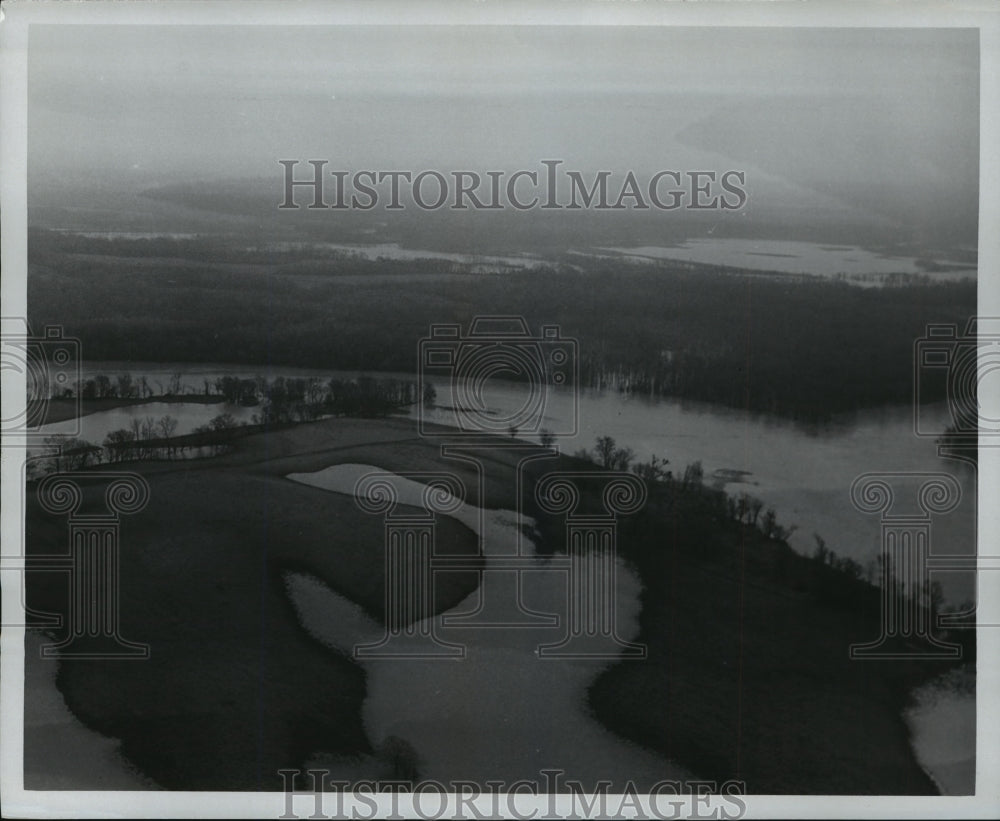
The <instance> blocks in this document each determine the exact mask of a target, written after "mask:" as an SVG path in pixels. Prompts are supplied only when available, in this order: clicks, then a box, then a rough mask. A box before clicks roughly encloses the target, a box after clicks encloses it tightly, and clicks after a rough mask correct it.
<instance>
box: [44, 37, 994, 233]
mask: <svg viewBox="0 0 1000 821" xmlns="http://www.w3.org/2000/svg"><path fill="white" fill-rule="evenodd" d="M978 72H979V52H978V32H976V31H974V30H944V29H923V30H920V29H896V30H890V29H826V30H820V29H789V28H785V29H776V28H764V29H746V28H743V29H725V28H711V29H707V28H703V29H684V28H653V27H645V28H633V27H618V28H614V27H612V28H593V27H561V26H560V27H385V26H377V27H340V28H335V27H285V28H264V27H202V26H185V27H181V26H148V27H131V26H104V27H90V26H86V27H84V26H33V27H32V28H31V32H30V42H29V158H30V165H29V168H30V170H31V173H32V174H33V175H35V176H34V179H40V178H41V177H42V176H44V177H49V178H51V177H52V176H53V175H54V176H56V177H59V176H67V175H76V174H79V173H81V172H82V173H86V172H87V171H94V172H99V173H102V174H104V173H108V172H109V171H118V172H120V173H121V175H122V177H121V179H120V182H121V183H122V184H124V185H128V184H129V179H130V176H129V175H131V176H132V178H134V179H136V180H137V181H140V184H143V185H145V184H147V183H148V182H149V181H150V180H161V179H167V178H169V179H173V180H178V181H180V180H190V179H196V178H208V177H215V176H224V177H259V176H267V175H276V174H277V172H278V170H279V169H278V166H277V163H276V161H277V159H279V158H300V159H308V158H324V159H329V160H330V161H331V167H341V168H345V169H352V170H353V169H359V168H365V167H368V168H377V169H415V170H420V169H423V168H438V169H441V170H454V169H462V168H471V169H473V170H486V169H489V168H508V169H512V168H524V167H528V168H530V167H536V166H537V163H538V161H539V160H541V159H548V158H560V159H565V160H566V161H567V163H568V164H569V165H571V166H572V167H575V168H579V169H581V170H584V171H587V170H598V169H600V168H610V169H625V168H634V169H637V170H646V171H652V170H657V169H662V168H680V169H692V168H705V167H707V168H710V169H718V170H726V169H728V168H731V167H735V168H746V169H747V171H748V177H749V179H750V180H751V184H752V185H755V186H757V187H758V189H759V191H760V192H762V194H763V195H765V196H767V197H771V198H774V199H775V200H776V201H778V200H781V199H782V198H784V199H796V198H805V200H806V201H808V200H810V198H811V199H812V200H814V201H815V203H817V204H822V203H824V202H836V203H839V204H840V205H842V206H844V207H851V206H852V204H854V203H857V202H864V203H867V204H869V205H870V204H872V201H873V198H874V199H875V200H879V199H881V200H885V199H886V198H887V197H888V198H890V199H893V200H895V201H898V202H899V203H903V204H906V205H907V207H914V200H915V199H918V200H919V203H917V206H918V207H919V210H920V211H921V213H924V214H925V216H927V214H928V213H929V212H934V211H936V210H938V209H941V210H942V212H943V213H946V214H948V215H950V216H952V217H954V216H955V209H956V208H959V209H961V208H963V207H965V208H966V210H968V204H969V202H970V201H971V202H972V203H973V205H974V202H975V199H976V193H975V192H976V184H977V177H978V94H979V87H978ZM46 172H47V173H46ZM859 198H860V199H859ZM972 215H973V216H974V209H973V210H972Z"/></svg>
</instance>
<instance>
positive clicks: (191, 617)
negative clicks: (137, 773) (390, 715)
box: [27, 422, 478, 790]
mask: <svg viewBox="0 0 1000 821" xmlns="http://www.w3.org/2000/svg"><path fill="white" fill-rule="evenodd" d="M362 424H363V425H364V429H366V430H368V431H369V432H372V431H375V432H378V428H379V426H378V425H373V424H372V423H362ZM340 427H341V425H340V424H339V423H338V422H321V423H317V424H316V425H311V426H308V427H306V426H303V427H301V428H296V429H293V430H289V431H287V432H282V433H279V434H276V435H274V436H269V437H262V436H261V437H255V441H253V442H250V441H248V443H247V447H246V449H245V450H243V451H242V452H241V453H240V454H238V456H236V457H234V458H232V459H230V460H229V461H228V462H224V461H222V460H213V461H211V462H173V463H159V464H152V463H151V464H149V465H146V464H134V465H130V466H128V469H133V470H137V471H139V472H141V473H143V474H144V475H145V476H146V478H147V480H148V481H149V484H150V487H151V496H150V502H149V505H148V506H147V508H146V509H145V510H143V511H142V512H141V513H140V514H138V515H136V516H134V517H132V518H127V517H126V518H124V519H123V522H122V531H121V532H122V536H121V538H122V560H121V614H122V615H121V624H122V626H123V632H124V634H125V636H126V638H129V639H132V640H135V641H143V642H147V643H149V644H150V646H151V658H150V659H149V660H148V661H106V662H101V663H99V664H95V663H93V662H88V661H79V662H73V661H64V662H62V663H60V668H59V676H58V680H57V683H58V686H59V689H60V690H61V691H62V693H63V695H64V696H65V698H66V702H67V704H68V705H69V707H70V709H71V710H72V711H73V712H74V714H75V715H76V716H78V717H79V718H80V720H81V721H82V722H83V723H84V724H85V725H86V726H88V727H90V728H91V729H94V730H97V731H98V732H100V733H103V734H105V735H110V736H114V737H116V738H119V739H121V741H122V752H123V753H124V755H125V756H126V757H127V758H128V759H129V760H130V761H132V762H133V763H134V764H135V765H136V766H137V767H138V768H139V769H140V770H142V771H143V772H144V773H146V774H147V775H149V776H150V777H152V778H153V779H154V780H155V781H156V782H157V783H159V784H160V785H162V786H164V787H166V788H172V789H193V790H208V789H214V790H258V789H263V790H270V789H277V788H278V785H279V784H280V781H279V779H278V776H277V774H276V773H277V770H278V769H280V768H281V767H296V766H299V765H300V764H301V763H302V762H303V761H304V760H305V758H306V757H307V756H308V755H310V754H312V753H314V752H316V751H319V750H322V751H327V752H333V753H341V754H348V755H354V754H362V753H368V752H371V750H370V748H369V745H368V741H367V739H366V738H365V735H364V731H363V728H362V725H361V720H360V707H361V702H362V700H363V698H364V693H365V683H364V675H363V674H362V672H361V670H360V668H358V667H357V666H356V665H355V664H354V663H353V662H352V661H350V660H349V659H347V658H343V657H338V656H335V655H332V654H330V653H329V652H328V651H327V650H326V649H325V648H322V647H321V646H320V645H319V644H317V643H315V642H314V641H313V640H312V639H311V638H309V636H308V635H307V634H306V633H305V632H304V631H303V630H301V629H300V628H299V626H298V624H297V622H296V620H295V615H294V612H293V610H292V606H291V604H290V602H289V601H288V600H287V597H286V595H285V592H284V587H283V584H282V581H281V578H280V577H281V574H282V573H283V572H284V571H286V570H290V569H291V570H305V571H308V572H310V573H312V574H314V575H316V576H317V577H319V578H321V579H323V580H324V581H325V582H326V583H327V584H329V585H330V586H331V587H332V588H334V589H335V590H337V591H339V592H342V593H343V594H344V595H347V596H349V597H350V598H351V599H352V600H354V601H355V602H357V603H359V604H361V605H362V606H363V607H364V608H365V609H366V610H368V611H369V613H371V614H372V615H373V616H374V617H375V618H378V619H381V617H382V609H383V581H382V580H383V565H384V553H383V523H382V521H381V519H379V518H378V517H375V516H372V515H367V514H364V513H362V512H361V511H360V510H359V509H358V508H357V507H356V506H355V503H354V501H353V500H352V499H351V498H349V497H347V496H338V495H335V494H329V493H325V492H323V491H320V490H317V489H315V488H310V487H306V486H303V485H301V484H297V483H295V482H292V481H289V480H286V479H284V478H283V476H284V474H285V473H287V472H290V471H293V470H298V471H306V470H312V469H316V467H318V466H319V465H320V464H322V466H326V465H327V464H331V463H333V462H335V461H339V459H338V458H337V457H332V456H331V455H329V454H316V453H311V452H306V451H316V450H322V448H323V445H324V444H325V443H328V441H329V440H328V437H329V438H331V439H332V440H333V441H336V442H338V443H340V445H341V446H342V445H343V444H344V440H343V438H342V437H341V436H340V435H339V433H340V431H339V430H338V429H339V428H340ZM345 427H348V428H349V427H350V424H349V423H348V424H347V425H345ZM359 427H360V426H359ZM385 427H386V428H387V430H384V431H382V432H383V433H384V439H385V442H386V443H389V444H382V445H379V444H374V443H373V444H370V445H366V446H363V447H361V446H358V445H356V444H355V445H354V447H353V448H351V449H348V450H345V451H344V452H343V453H344V457H343V458H344V460H347V461H351V460H356V459H357V458H358V457H357V453H358V452H362V451H363V455H364V460H365V461H366V462H367V463H370V464H376V465H379V464H382V463H383V462H385V463H387V465H386V466H387V467H392V466H393V465H390V464H388V463H390V462H392V461H393V458H392V453H393V447H392V445H391V443H392V441H393V439H394V438H395V439H400V438H404V437H412V435H413V433H412V431H410V430H404V431H401V430H399V429H398V426H396V425H394V423H391V422H389V423H386V425H385ZM347 438H348V439H350V438H351V437H350V435H348V436H347ZM358 438H359V437H358V436H354V439H355V440H357V439H358ZM369 438H371V437H370V436H369ZM426 450H427V452H428V454H430V452H431V449H430V448H426ZM278 457H280V459H279V458H278ZM428 458H429V459H430V457H428ZM318 460H319V461H318ZM147 468H148V469H147ZM98 489H99V488H98ZM90 495H94V494H93V493H92V494H90ZM28 497H29V500H28V510H27V539H28V550H29V552H30V553H32V554H38V553H53V552H64V551H65V544H66V522H65V518H60V517H54V516H48V515H45V514H44V513H42V512H41V510H40V509H39V508H38V505H37V502H36V501H35V499H34V498H33V494H32V493H31V491H30V489H29V494H28ZM438 533H439V539H440V540H439V547H440V549H441V550H443V551H449V552H454V553H460V554H465V555H475V554H477V552H478V548H477V545H476V543H475V539H474V537H473V534H472V533H471V531H468V530H467V529H466V528H464V527H463V526H461V525H459V524H457V523H455V522H453V521H451V520H443V521H441V522H440V523H439V526H438ZM475 584H476V577H475V574H466V575H464V576H463V575H460V574H449V576H448V579H447V580H446V581H445V582H443V583H442V584H439V585H438V586H437V589H436V594H437V606H438V608H444V607H450V606H452V605H453V604H454V603H456V602H457V601H459V600H461V599H462V598H464V597H465V596H466V595H468V593H469V592H470V591H471V590H472V589H474V587H475ZM65 585H66V580H65V577H63V576H62V575H61V574H31V577H30V578H29V591H28V601H29V604H30V605H31V606H33V607H37V608H39V609H42V610H46V611H56V612H60V611H63V610H65V607H66V587H65ZM28 697H29V698H30V693H29V695H28ZM28 747H29V753H30V752H31V750H30V748H31V741H30V739H29V741H28ZM41 756H44V751H43V750H36V751H35V752H34V760H35V761H38V760H39V757H41ZM31 758H32V756H31V755H30V754H29V760H30V759H31ZM42 768H43V769H44V765H42ZM28 787H29V788H31V785H30V784H28Z"/></svg>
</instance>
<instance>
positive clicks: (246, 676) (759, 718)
mask: <svg viewBox="0 0 1000 821" xmlns="http://www.w3.org/2000/svg"><path fill="white" fill-rule="evenodd" d="M508 444H513V443H510V442H508ZM525 447H528V446H527V445H525ZM523 453H524V449H523V448H509V449H506V450H504V449H498V450H491V451H489V453H488V454H487V453H486V452H480V455H481V456H483V457H484V463H485V465H486V494H485V495H486V498H485V499H479V498H478V494H477V493H475V492H472V493H470V494H469V498H468V501H469V502H471V503H472V504H481V503H485V504H486V505H487V506H489V507H495V508H508V509H512V508H515V507H516V502H517V499H516V498H515V491H514V488H515V483H514V472H515V467H516V462H517V459H518V458H519V457H520V456H521V455H523ZM337 463H359V464H371V465H376V466H379V467H381V468H384V469H387V470H391V471H393V472H397V473H398V472H406V471H413V470H448V471H450V472H452V473H455V474H456V475H458V476H459V477H460V478H461V479H462V480H463V481H464V483H465V485H466V487H468V488H470V489H474V488H475V487H476V475H475V473H474V472H473V471H472V469H471V468H470V466H469V465H468V464H467V463H463V462H461V461H456V460H454V459H445V458H442V456H441V453H440V449H439V448H438V447H437V445H436V444H435V443H433V442H432V441H429V440H426V439H421V438H419V437H418V436H417V431H416V428H415V424H414V423H413V422H412V421H410V420H405V419H387V420H377V421H376V420H357V419H344V418H340V419H329V420H324V421H320V422H315V423H309V424H303V425H298V426H293V427H288V428H283V429H281V430H276V431H272V432H271V433H269V434H266V435H259V434H258V435H250V436H247V437H245V438H243V439H240V440H238V442H237V443H236V448H235V450H234V451H233V452H231V453H228V454H226V455H225V456H220V457H217V458H214V459H210V460H199V461H189V462H144V463H136V464H132V465H128V466H125V467H126V469H131V470H136V471H137V472H140V473H142V474H143V475H144V476H145V477H146V479H147V480H148V482H149V484H150V487H151V499H150V503H149V505H148V507H147V508H146V509H145V510H144V511H142V512H141V513H139V514H137V515H135V516H132V517H126V518H124V519H123V522H122V546H123V547H122V566H121V610H122V617H121V624H122V627H123V632H124V634H125V636H126V638H129V639H132V640H135V641H144V642H148V643H149V644H150V645H151V648H152V657H151V658H150V659H149V660H148V661H141V662H137V661H121V662H102V663H100V664H94V663H92V662H72V661H65V662H62V663H60V666H59V675H58V679H57V685H58V687H59V689H60V690H61V692H62V694H63V695H64V697H65V699H66V703H67V705H68V706H69V707H70V709H71V710H72V711H73V713H74V714H75V715H76V716H77V717H78V718H79V719H80V720H81V721H82V722H83V723H84V724H85V725H86V726H87V727H89V728H91V729H93V730H96V731H98V732H100V733H102V734H105V735H108V736H112V737H115V738H118V739H120V740H121V742H122V752H123V754H124V755H125V756H126V758H127V759H128V760H130V761H131V762H132V763H134V764H135V765H136V766H137V767H138V768H139V769H140V770H141V771H142V772H143V773H144V774H145V775H147V776H149V777H150V778H152V779H153V780H154V781H156V782H157V783H158V784H160V785H161V786H163V787H166V788H174V789H190V790H208V789H211V790H271V789H277V788H278V786H277V785H278V783H279V781H278V779H277V776H276V772H277V770H278V769H280V768H296V767H301V766H302V765H303V763H304V762H305V761H306V760H307V759H308V758H309V757H310V756H312V755H314V754H316V753H328V754H333V755H347V756H362V755H367V754H372V753H375V754H376V755H377V751H373V750H372V745H371V742H370V740H369V739H368V738H367V737H366V735H365V731H364V726H363V725H362V722H361V705H362V702H363V700H364V698H365V692H366V685H365V676H364V673H363V672H362V670H361V668H360V667H358V666H357V665H356V664H355V663H354V662H353V661H352V660H351V659H349V658H348V657H346V656H340V655H337V654H334V653H332V652H330V651H329V650H327V649H326V648H324V647H322V646H321V645H319V644H318V643H317V642H316V641H314V640H313V639H311V638H310V637H309V636H308V634H306V632H305V631H304V630H303V629H302V628H301V627H300V626H299V624H298V623H297V621H296V618H295V614H294V611H293V609H292V606H291V604H290V602H289V600H288V598H287V595H286V592H285V589H284V587H283V585H282V582H281V574H282V573H284V572H286V571H288V570H298V571H304V572H308V573H310V574H312V575H314V576H316V577H317V578H319V579H321V580H322V581H324V582H325V583H326V584H327V585H329V587H330V588H331V589H333V590H334V591H335V592H337V593H340V594H341V595H343V596H345V597H347V598H349V599H350V600H352V601H353V602H355V603H357V604H359V605H360V606H362V607H363V608H364V609H365V611H366V612H367V613H368V614H369V615H370V616H372V617H373V618H374V619H376V620H381V619H382V618H383V579H384V566H383V562H384V554H383V522H382V520H381V519H380V518H379V517H377V516H373V515H370V514H365V513H363V512H361V511H360V510H359V509H358V508H357V506H356V505H355V503H354V501H353V500H352V499H351V498H349V497H347V496H342V495H339V494H334V493H329V492H326V491H323V490H318V489H316V488H312V487H308V486H305V485H302V484H298V483H295V482H292V481H290V480H287V479H285V478H284V477H285V476H286V475H287V474H289V473H292V472H310V471H315V470H319V469H321V468H324V467H327V466H329V465H332V464H337ZM115 467H116V468H119V469H120V468H121V467H122V466H121V465H116V466H115ZM559 467H572V468H575V469H581V468H583V467H585V465H583V464H582V463H580V462H578V461H577V460H570V459H568V458H566V457H562V458H560V459H559V460H551V459H546V460H540V461H537V462H535V463H533V466H532V468H531V472H530V475H529V477H528V478H529V481H528V483H527V486H526V490H527V491H528V495H529V496H530V491H531V483H532V479H533V478H534V477H537V476H538V475H540V474H541V473H545V472H548V471H549V470H552V469H555V468H559ZM98 470H100V469H98ZM96 490H97V488H92V489H91V490H90V491H88V500H89V497H90V496H94V495H95V494H96ZM711 498H712V497H711V494H710V492H708V491H697V492H689V493H686V494H685V493H681V492H679V491H677V490H676V487H675V488H674V489H667V488H664V489H657V490H656V491H655V492H653V494H652V496H651V499H650V503H649V504H648V505H647V508H646V510H645V511H644V512H643V513H641V514H639V515H638V516H635V517H633V518H631V519H629V520H627V521H626V524H625V528H624V530H623V534H622V538H621V544H622V550H623V555H625V557H626V558H627V559H628V560H629V561H630V562H632V563H633V564H634V566H635V567H636V569H637V570H638V572H639V574H640V575H641V578H642V580H643V584H644V588H645V589H644V593H643V598H642V604H643V611H642V617H641V627H642V636H641V640H642V641H644V642H646V644H647V645H648V647H649V658H648V659H647V660H646V661H643V662H624V663H621V664H618V665H615V666H612V667H611V668H609V669H608V670H607V671H606V672H605V673H604V674H603V675H602V676H600V677H599V678H598V679H597V680H596V681H595V682H594V684H593V685H592V686H591V688H590V691H589V692H590V707H591V709H592V710H593V711H594V714H595V715H596V716H597V718H599V720H600V721H602V722H603V723H604V724H605V726H607V727H608V728H609V729H611V730H613V731H614V732H616V733H618V734H619V735H622V736H624V737H626V738H628V739H631V740H633V741H636V742H638V743H640V744H642V745H644V746H646V747H648V748H650V749H652V750H656V751H658V752H660V753H662V754H664V755H666V756H668V757H669V758H671V759H673V760H674V761H676V762H678V763H679V764H681V765H683V766H684V767H686V768H688V769H690V770H691V771H693V772H695V773H697V774H698V776H699V777H702V778H708V779H716V780H718V781H720V782H721V781H724V780H726V779H728V778H739V779H742V780H744V781H746V782H747V788H748V790H749V791H751V792H758V793H768V792H778V793H780V792H788V793H814V794H815V793H847V792H859V793H868V792H883V793H890V794H925V793H930V792H933V786H932V784H931V782H930V781H929V779H928V778H927V777H926V776H925V775H924V774H923V772H922V771H921V770H920V769H919V767H918V766H917V764H916V761H915V759H914V757H913V753H912V752H911V750H910V747H909V743H908V739H907V734H906V729H905V725H904V723H903V719H902V716H901V711H902V709H903V707H904V706H905V704H906V699H907V693H908V692H909V688H910V687H912V686H913V684H915V683H917V682H919V681H921V680H923V679H925V678H927V677H929V676H930V675H932V674H934V673H939V672H942V670H941V669H939V668H938V667H927V666H924V667H918V666H915V665H899V664H886V663H879V662H869V663H856V662H850V661H849V660H848V646H849V644H850V643H852V642H859V641H867V640H870V639H872V638H874V637H875V636H876V635H877V634H878V630H879V625H878V619H877V615H878V604H877V591H875V590H874V589H873V588H871V587H869V586H867V585H864V584H863V583H862V582H855V581H853V580H851V581H850V584H847V583H846V582H844V583H841V581H839V580H837V579H833V581H831V579H830V578H826V577H824V576H823V573H819V571H823V572H825V571H826V568H822V567H817V566H816V564H815V563H814V562H811V561H810V560H808V559H806V558H804V557H801V556H798V555H796V554H794V553H793V552H792V551H791V550H790V549H789V548H788V547H787V545H784V544H782V543H776V542H773V541H769V540H766V539H764V538H763V537H762V536H760V535H759V534H756V532H752V531H750V530H748V529H746V528H743V527H741V526H739V525H737V524H735V523H733V522H730V521H727V520H725V519H724V518H719V517H718V516H716V515H715V513H714V512H713V511H714V510H715V508H713V507H712V504H711V503H710V502H711ZM584 501H585V504H596V500H595V499H593V498H585V500H584ZM525 512H526V513H527V514H528V515H531V516H535V517H536V519H537V520H538V523H539V528H540V533H539V534H538V535H539V537H540V538H541V539H542V544H541V545H540V549H541V551H543V552H552V551H558V550H561V549H562V546H563V542H562V540H563V535H562V534H563V523H562V522H561V521H559V520H556V519H554V518H552V517H547V516H542V515H541V514H539V512H538V511H537V510H534V509H533V507H532V505H530V504H528V505H527V506H526V507H525ZM438 533H439V543H438V550H439V551H440V552H451V553H457V554H462V555H469V556H472V555H478V546H477V544H476V540H475V538H474V536H473V534H472V532H471V531H469V530H468V529H466V528H465V527H463V526H462V525H460V524H458V523H456V522H454V521H453V520H450V519H443V518H439V522H438ZM27 538H28V550H29V553H31V554H39V553H51V552H60V551H63V550H64V549H65V547H64V546H65V543H66V542H65V540H66V523H65V519H64V518H61V517H54V516H49V515H46V514H43V513H42V511H41V510H40V509H39V507H38V504H37V502H36V501H35V499H34V494H33V491H32V488H31V487H29V492H28V508H27ZM817 573H819V575H817ZM831 578H832V577H831ZM476 584H477V577H476V574H475V573H465V574H458V573H456V574H446V575H445V576H443V577H442V579H441V580H440V583H439V584H438V586H437V589H436V591H435V593H436V599H435V602H434V606H435V610H436V611H438V612H439V611H441V610H443V609H446V608H448V607H451V606H453V605H455V604H456V603H458V602H459V601H461V600H462V599H463V598H465V597H466V596H467V595H468V594H469V593H470V592H472V591H473V590H474V589H475V587H476ZM845 584H847V586H845ZM65 600H66V580H65V578H64V577H63V576H62V575H60V574H52V573H39V574H29V578H28V603H29V605H31V606H33V607H35V608H37V609H41V610H46V611H60V610H63V609H64V608H65V606H66V605H65ZM35 663H38V662H35ZM526 687H527V688H528V689H527V690H526V694H525V695H526V697H530V682H526ZM400 696H401V697H405V694H404V693H401V694H400ZM27 697H28V698H29V699H30V698H31V694H30V693H29V694H28V696H27ZM26 746H27V752H28V761H29V764H30V765H31V766H30V767H29V776H30V775H31V773H32V772H37V773H44V771H45V766H46V765H45V762H44V753H45V751H44V749H43V748H42V747H41V745H40V744H39V743H37V741H33V740H32V739H31V738H28V739H27V741H26ZM32 762H33V763H32ZM554 764H558V762H554ZM39 777H41V776H39ZM486 777H488V774H484V778H486ZM26 786H27V787H28V788H29V789H30V788H32V784H31V783H30V777H29V779H28V782H26Z"/></svg>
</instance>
